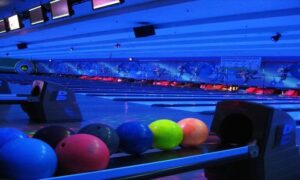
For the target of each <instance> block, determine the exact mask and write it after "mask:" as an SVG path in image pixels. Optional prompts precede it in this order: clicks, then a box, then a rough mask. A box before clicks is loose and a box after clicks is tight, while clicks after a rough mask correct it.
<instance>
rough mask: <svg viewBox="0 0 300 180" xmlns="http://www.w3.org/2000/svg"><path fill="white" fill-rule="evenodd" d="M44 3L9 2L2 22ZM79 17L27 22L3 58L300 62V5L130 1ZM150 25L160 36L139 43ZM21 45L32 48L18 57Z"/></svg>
mask: <svg viewBox="0 0 300 180" xmlns="http://www.w3.org/2000/svg"><path fill="white" fill-rule="evenodd" d="M40 2H42V3H45V2H47V1H40V0H1V3H0V17H2V18H3V17H7V16H9V15H12V14H13V13H14V12H16V11H17V12H21V11H24V10H26V9H29V8H31V7H34V6H36V5H38V4H39V3H40ZM73 9H74V11H75V15H74V16H72V17H68V18H63V19H60V20H50V21H48V22H47V23H44V24H42V25H35V26H31V25H29V22H28V20H25V21H24V25H25V27H24V28H23V29H21V30H17V31H12V32H9V33H4V34H0V58H1V57H2V58H4V57H6V58H7V57H10V58H21V59H36V60H49V59H63V60H65V59H68V60H78V59H81V60H82V59H100V58H101V59H102V58H104V59H105V58H128V57H133V58H159V57H191V58H195V57H209V56H210V57H216V56H300V1H299V0H285V1H282V0H243V1H241V0H226V1H224V0H206V1H205V0H125V2H124V3H122V4H120V5H115V6H111V7H108V8H103V9H101V10H97V11H92V8H91V2H90V1H86V2H83V3H81V4H77V5H75V6H73ZM48 16H49V17H50V16H51V15H50V14H48ZM50 19H51V18H50ZM145 24H153V25H154V26H155V28H156V35H155V36H150V37H145V38H135V36H134V32H133V29H132V28H133V27H137V26H142V25H145ZM277 32H280V33H281V34H282V38H281V39H280V40H279V41H278V42H274V41H272V40H271V36H273V35H274V34H276V33H277ZM20 42H25V43H27V44H28V48H27V49H23V50H18V49H17V47H16V44H18V43H20ZM116 44H119V46H116Z"/></svg>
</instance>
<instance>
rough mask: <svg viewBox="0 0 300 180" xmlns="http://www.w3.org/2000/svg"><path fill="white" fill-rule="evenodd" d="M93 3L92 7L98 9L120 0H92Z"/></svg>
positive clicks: (117, 2) (118, 2)
mask: <svg viewBox="0 0 300 180" xmlns="http://www.w3.org/2000/svg"><path fill="white" fill-rule="evenodd" d="M92 3H93V9H94V10H95V9H99V8H103V7H107V6H111V5H115V4H120V3H121V0H92Z"/></svg>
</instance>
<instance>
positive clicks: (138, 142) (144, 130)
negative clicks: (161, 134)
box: [117, 121, 153, 154]
mask: <svg viewBox="0 0 300 180" xmlns="http://www.w3.org/2000/svg"><path fill="white" fill-rule="evenodd" d="M117 133H118V135H119V137H120V149H121V150H123V151H124V152H126V153H129V154H142V153H143V152H145V151H146V150H148V149H149V148H150V147H151V146H152V140H153V135H152V132H151V130H150V129H149V127H148V126H147V125H145V124H143V123H141V122H138V121H132V122H127V123H124V124H122V125H121V126H119V127H118V128H117Z"/></svg>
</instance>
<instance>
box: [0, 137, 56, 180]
mask: <svg viewBox="0 0 300 180" xmlns="http://www.w3.org/2000/svg"><path fill="white" fill-rule="evenodd" d="M56 166H57V157H56V154H55V152H54V150H53V149H52V148H51V147H50V146H49V145H48V144H47V143H44V142H43V141H40V140H37V139H31V138H26V139H16V140H14V141H10V142H8V143H6V144H5V145H4V146H3V147H2V148H1V151H0V171H1V172H3V174H1V176H2V177H0V179H1V178H7V179H22V180H27V179H41V178H47V177H51V176H52V175H53V174H54V173H55V170H56Z"/></svg>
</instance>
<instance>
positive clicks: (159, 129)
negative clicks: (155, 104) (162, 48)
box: [149, 119, 183, 150]
mask: <svg viewBox="0 0 300 180" xmlns="http://www.w3.org/2000/svg"><path fill="white" fill-rule="evenodd" d="M149 128H150V129H151V131H152V133H153V146H154V147H155V148H158V149H162V150H171V149H174V148H175V147H176V146H178V145H179V144H180V143H181V141H182V139H183V130H182V129H181V127H180V126H179V125H178V124H177V123H175V122H173V121H171V120H168V119H160V120H157V121H154V122H152V123H151V124H150V125H149Z"/></svg>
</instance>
